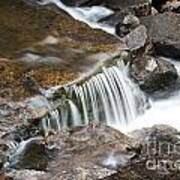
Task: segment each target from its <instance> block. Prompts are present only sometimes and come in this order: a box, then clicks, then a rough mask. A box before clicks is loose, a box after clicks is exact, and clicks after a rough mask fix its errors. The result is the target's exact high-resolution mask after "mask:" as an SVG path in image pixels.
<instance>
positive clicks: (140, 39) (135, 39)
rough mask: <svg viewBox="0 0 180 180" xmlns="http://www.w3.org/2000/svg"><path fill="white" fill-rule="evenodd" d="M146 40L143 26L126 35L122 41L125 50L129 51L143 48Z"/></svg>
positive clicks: (145, 31)
mask: <svg viewBox="0 0 180 180" xmlns="http://www.w3.org/2000/svg"><path fill="white" fill-rule="evenodd" d="M147 40H148V36H147V30H146V28H145V26H143V25H140V26H139V27H137V28H135V29H134V30H133V31H132V32H130V33H129V34H127V35H126V36H125V37H124V38H122V41H123V42H124V43H125V44H126V46H127V48H128V49H129V50H131V51H134V50H138V49H140V48H143V47H144V46H145V45H146V42H147Z"/></svg>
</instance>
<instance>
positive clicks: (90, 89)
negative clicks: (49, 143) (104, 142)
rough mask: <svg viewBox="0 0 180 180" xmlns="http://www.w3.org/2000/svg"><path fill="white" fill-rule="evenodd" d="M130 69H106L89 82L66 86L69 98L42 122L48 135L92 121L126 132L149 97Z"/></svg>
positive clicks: (118, 67)
mask: <svg viewBox="0 0 180 180" xmlns="http://www.w3.org/2000/svg"><path fill="white" fill-rule="evenodd" d="M127 70H128V69H127V67H125V66H124V65H122V64H119V65H117V66H112V67H108V68H106V67H103V68H102V72H99V73H98V74H96V75H94V76H92V77H91V78H90V79H89V80H87V81H85V82H81V83H80V84H74V85H71V86H68V87H65V88H64V91H65V93H66V98H64V97H63V98H62V99H61V105H59V106H58V107H57V108H56V109H55V110H53V111H52V112H50V113H49V115H48V116H47V117H45V118H44V119H43V120H42V125H43V129H44V130H45V132H49V131H51V130H52V129H53V130H58V131H59V130H61V129H64V128H68V127H71V126H78V125H87V124H89V123H91V122H95V123H104V124H107V125H109V126H112V127H115V128H118V129H121V130H123V129H124V128H125V127H126V126H127V124H128V123H129V122H131V121H133V120H135V119H136V117H137V115H139V114H141V113H142V112H143V111H144V109H146V108H147V99H146V97H145V96H144V94H143V93H142V92H141V91H140V90H139V88H138V87H137V85H135V84H134V83H133V82H132V81H130V79H129V78H128V76H127V74H128V73H127ZM62 104H63V105H62Z"/></svg>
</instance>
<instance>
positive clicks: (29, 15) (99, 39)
mask: <svg viewBox="0 0 180 180" xmlns="http://www.w3.org/2000/svg"><path fill="white" fill-rule="evenodd" d="M25 2H26V3H25ZM35 2H37V1H35V0H31V1H29V0H28V1H27V0H17V1H16V2H14V0H7V1H0V22H1V26H2V27H3V28H1V29H0V35H1V40H0V47H1V48H0V71H1V76H0V97H4V98H8V99H10V100H16V101H19V100H21V99H24V98H26V97H30V96H34V95H37V94H40V93H41V92H39V90H40V89H39V87H41V88H43V89H47V88H49V87H51V86H56V85H61V84H65V83H67V82H69V81H73V80H75V79H76V78H78V77H79V76H80V75H81V73H84V72H87V71H88V70H90V69H91V68H93V67H94V66H95V65H96V63H98V62H99V60H100V59H99V57H98V56H96V55H98V54H101V53H104V54H111V53H112V54H113V53H114V52H117V51H119V48H120V47H121V44H120V42H119V41H118V40H117V39H116V38H115V37H113V36H111V35H109V34H106V33H105V32H103V31H100V30H92V29H91V28H90V27H89V26H87V25H85V24H84V23H81V22H79V21H76V20H74V19H73V18H72V17H70V16H69V15H67V14H66V13H64V12H63V11H60V10H58V12H57V8H55V7H54V6H48V7H47V6H38V7H36V6H34V5H35V4H34V3H35ZM31 4H33V6H31ZM9 12H11V13H9ZM17 12H18V13H17ZM17 22H21V24H19V23H17ZM72 27H73V28H72ZM72 29H73V30H72ZM95 56H96V58H95Z"/></svg>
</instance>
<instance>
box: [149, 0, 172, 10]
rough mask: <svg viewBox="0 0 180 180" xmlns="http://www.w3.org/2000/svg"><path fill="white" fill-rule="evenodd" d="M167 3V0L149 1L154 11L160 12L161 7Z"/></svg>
mask: <svg viewBox="0 0 180 180" xmlns="http://www.w3.org/2000/svg"><path fill="white" fill-rule="evenodd" d="M168 1H169V0H151V3H152V6H153V7H154V8H155V9H157V10H158V11H161V8H162V6H163V5H165V4H166V3H167V2H168ZM170 1H171V0H170Z"/></svg>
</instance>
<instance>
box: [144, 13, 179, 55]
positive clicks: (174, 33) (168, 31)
mask: <svg viewBox="0 0 180 180" xmlns="http://www.w3.org/2000/svg"><path fill="white" fill-rule="evenodd" d="M141 20H142V23H143V24H144V25H145V26H146V28H147V30H148V35H149V37H150V39H151V40H152V43H153V44H154V48H155V53H156V54H158V55H162V56H168V57H172V58H180V26H179V24H180V15H179V14H174V13H171V12H170V13H164V14H158V15H155V16H148V17H144V18H142V19H141Z"/></svg>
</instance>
